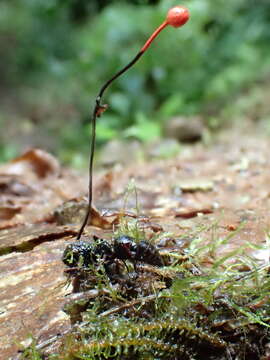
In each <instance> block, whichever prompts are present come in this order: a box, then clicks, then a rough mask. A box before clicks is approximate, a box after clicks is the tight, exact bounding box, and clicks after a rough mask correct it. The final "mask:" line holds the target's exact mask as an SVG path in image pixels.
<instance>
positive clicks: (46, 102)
mask: <svg viewBox="0 0 270 360" xmlns="http://www.w3.org/2000/svg"><path fill="white" fill-rule="evenodd" d="M177 3H178V2H177V1H174V0H160V1H157V0H156V1H147V0H145V1H143V0H141V1H140V0H133V1H124V0H122V1H121V0H118V1H117V0H114V1H99V0H96V1H94V0H91V1H90V0H46V1H44V0H2V1H1V2H0V70H1V74H3V76H2V82H1V85H0V92H1V94H4V95H3V96H2V100H1V101H0V105H1V110H0V125H1V127H5V128H7V129H8V130H7V131H9V132H8V134H11V135H10V136H9V138H8V139H7V138H4V137H3V136H2V138H1V146H0V158H1V157H2V158H4V157H5V154H4V153H5V152H6V153H13V150H10V149H13V147H14V148H16V146H17V148H20V147H23V146H26V145H27V141H28V142H29V143H31V144H34V145H39V144H41V146H43V147H47V148H48V149H49V150H50V151H54V152H56V153H57V154H60V156H61V158H62V159H63V160H66V161H71V160H72V159H74V158H76V159H77V160H76V161H77V162H78V158H79V155H78V154H83V155H82V156H83V157H84V156H85V153H86V152H87V150H88V142H89V114H90V112H91V111H92V110H91V108H92V106H93V104H94V99H95V96H96V94H97V92H98V90H99V88H100V87H101V85H102V84H103V83H104V82H105V81H106V80H107V79H108V78H110V77H111V76H112V75H113V74H114V73H115V72H116V71H118V70H119V69H120V68H121V67H123V66H124V65H126V64H127V63H128V62H129V61H130V60H131V59H132V58H133V57H134V56H135V54H136V53H137V52H138V50H139V49H140V48H141V46H142V45H143V44H144V42H145V40H146V39H147V38H148V37H149V35H150V34H151V33H152V32H153V30H154V29H155V28H156V27H157V26H158V25H159V24H160V23H161V22H162V21H163V20H164V17H165V15H166V13H167V10H168V8H170V7H171V6H173V5H176V4H177ZM182 4H183V5H186V6H187V7H188V8H189V9H190V12H191V19H190V21H189V23H188V24H187V25H185V26H184V27H183V28H181V29H173V28H167V29H166V30H165V31H164V32H162V33H161V34H160V35H159V38H158V39H157V40H156V41H155V42H154V43H153V45H152V46H151V48H150V49H149V51H148V52H147V53H146V54H145V55H144V56H143V57H142V59H141V60H140V61H139V63H138V64H136V66H135V67H134V68H132V69H131V70H130V71H129V72H128V73H126V74H125V75H124V76H123V77H121V78H120V79H119V80H118V81H116V82H115V83H114V85H113V86H112V88H110V89H109V91H108V92H107V93H106V96H105V98H106V102H107V103H108V104H109V110H108V111H107V112H106V113H105V114H104V116H103V117H102V118H100V119H99V122H98V138H97V139H98V142H99V143H103V142H105V141H108V140H109V139H111V138H115V137H117V136H119V137H120V136H121V137H127V138H128V137H137V138H139V139H140V140H142V141H148V140H151V139H153V138H155V137H157V136H159V135H160V134H161V133H162V124H163V122H164V121H166V120H167V119H168V118H170V117H171V116H174V115H179V114H181V115H193V114H198V113H204V114H205V117H206V120H207V119H209V123H210V125H211V121H212V123H213V116H216V114H217V113H218V112H219V110H220V109H221V108H224V107H228V106H233V102H234V97H235V96H236V94H238V92H239V91H242V90H243V89H247V88H249V87H250V86H252V85H253V83H254V82H256V81H257V80H258V79H260V78H263V77H264V76H265V75H266V74H267V72H268V69H269V65H270V56H269V55H270V47H269V43H270V31H269V28H270V2H269V1H268V0H265V1H264V0H260V2H255V1H254V0H216V1H214V2H213V1H212V0H183V1H182ZM10 128H11V130H9V129H10ZM18 133H19V134H21V140H20V139H18V138H17V139H16V143H14V146H13V144H12V134H18ZM36 134H39V136H38V137H37V138H36V139H39V143H35V141H33V137H35V136H36ZM36 141H38V140H36ZM6 146H7V147H8V149H9V150H8V151H7V150H5V148H6ZM2 149H4V150H2ZM79 162H80V161H79Z"/></svg>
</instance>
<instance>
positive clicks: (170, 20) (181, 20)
mask: <svg viewBox="0 0 270 360" xmlns="http://www.w3.org/2000/svg"><path fill="white" fill-rule="evenodd" d="M188 20H189V11H188V9H187V8H185V7H184V6H175V7H173V8H171V9H170V10H169V11H168V13H167V17H166V19H165V21H164V22H163V23H162V24H161V25H160V26H159V27H158V28H157V29H156V30H155V31H154V32H153V34H152V35H151V36H150V37H149V39H148V40H147V41H146V42H145V44H144V45H143V47H142V48H141V50H140V51H139V52H138V54H137V55H136V56H135V57H134V58H133V60H131V61H130V62H129V63H128V64H127V65H126V66H125V67H124V68H123V69H121V70H120V71H118V72H117V73H116V74H115V75H114V76H113V77H112V78H111V79H109V80H108V81H107V82H106V83H105V84H104V85H103V86H102V87H101V89H100V91H99V93H98V96H97V98H96V104H95V107H94V111H93V115H92V137H91V149H90V161H89V184H88V206H87V211H86V214H85V217H84V220H83V223H82V225H81V228H80V230H79V232H78V235H77V240H79V239H80V238H81V235H82V233H83V230H84V228H85V226H86V224H87V223H88V220H89V216H90V214H91V208H92V198H93V161H94V152H95V141H96V120H97V118H98V117H100V116H101V115H102V113H103V112H104V111H105V110H106V109H107V107H108V106H107V105H106V104H102V103H101V100H102V96H103V95H104V92H105V90H106V89H107V88H108V87H109V86H110V84H111V83H112V82H113V81H114V80H116V79H117V78H118V77H119V76H121V75H122V74H123V73H125V72H126V71H127V70H128V69H129V68H131V66H133V65H134V64H135V63H136V62H137V61H138V60H139V59H140V57H141V56H142V55H143V54H144V52H145V51H146V50H147V49H148V47H149V46H150V45H151V43H152V41H153V40H154V39H155V38H156V37H157V35H158V34H159V33H160V32H161V31H162V30H163V29H164V28H165V27H166V26H168V25H171V26H173V27H175V28H177V27H181V26H183V25H184V24H185V23H186V22H187V21H188Z"/></svg>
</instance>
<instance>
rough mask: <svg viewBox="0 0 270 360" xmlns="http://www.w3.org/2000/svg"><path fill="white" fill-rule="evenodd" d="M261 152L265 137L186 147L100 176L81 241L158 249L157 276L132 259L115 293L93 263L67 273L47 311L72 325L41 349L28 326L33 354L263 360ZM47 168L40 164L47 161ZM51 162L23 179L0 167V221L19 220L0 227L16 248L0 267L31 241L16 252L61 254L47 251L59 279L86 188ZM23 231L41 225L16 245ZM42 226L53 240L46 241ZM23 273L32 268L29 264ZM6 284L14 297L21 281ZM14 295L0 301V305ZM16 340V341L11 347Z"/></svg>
mask: <svg viewBox="0 0 270 360" xmlns="http://www.w3.org/2000/svg"><path fill="white" fill-rule="evenodd" d="M238 136H239V135H238ZM258 136H259V135H258ZM268 147H269V142H268V140H267V139H265V138H263V137H260V138H259V139H258V137H257V138H256V139H255V138H254V137H250V136H247V137H245V138H244V137H243V135H242V137H241V139H240V140H239V139H238V142H236V141H235V139H234V138H233V139H231V140H228V138H226V136H225V137H224V138H223V139H222V141H219V142H218V143H217V144H214V145H212V146H211V147H209V148H206V147H205V146H203V145H196V146H194V147H193V148H192V149H190V148H189V147H188V146H187V148H186V149H187V150H183V152H182V153H181V154H180V155H179V157H177V158H173V159H169V160H166V161H165V160H158V161H153V162H151V163H149V162H146V163H140V164H139V165H138V164H135V165H131V166H129V167H127V168H126V169H123V168H121V167H120V168H119V167H117V166H116V167H115V168H113V169H111V170H110V171H109V172H108V171H103V172H102V171H100V172H99V174H98V175H97V176H96V179H95V186H96V190H95V191H94V204H95V206H96V208H97V209H99V210H94V214H95V215H94V216H93V219H96V220H95V221H93V222H92V224H90V225H91V226H88V227H87V228H86V231H85V234H84V239H85V241H88V242H92V241H93V240H92V239H93V235H95V236H97V237H98V238H102V239H107V241H109V242H110V241H112V238H113V237H115V236H116V234H125V235H130V236H132V237H134V239H135V240H136V239H137V240H142V239H145V240H146V241H149V242H151V243H152V244H154V245H155V246H156V247H157V249H158V251H159V253H160V254H161V256H162V257H163V258H164V266H163V267H161V268H158V267H155V266H152V265H148V264H147V263H144V262H143V261H141V262H140V263H139V264H138V266H137V268H136V269H134V268H133V265H132V263H130V262H129V261H128V262H127V264H126V266H127V267H125V266H124V265H123V264H122V263H121V261H120V263H119V264H118V265H117V266H119V269H120V270H119V271H120V275H121V276H120V275H119V277H120V278H121V279H122V280H121V281H120V280H119V281H116V282H115V283H111V281H110V280H109V279H108V277H107V276H106V274H104V271H103V270H102V269H103V268H102V262H101V266H99V267H98V269H95V268H91V267H90V268H89V269H87V270H85V269H79V270H78V269H77V270H76V271H77V272H76V271H75V270H74V274H72V273H71V277H70V278H69V279H70V281H71V282H70V286H69V288H67V289H68V290H67V289H66V290H65V292H64V294H63V293H61V292H60V293H59V297H60V298H61V301H60V302H59V303H57V306H56V307H57V313H58V314H59V312H60V313H61V314H64V313H62V312H61V309H62V306H63V304H64V303H66V305H65V307H64V310H65V311H66V314H68V315H69V317H70V318H71V319H72V324H73V325H72V326H71V325H70V324H69V320H68V316H67V315H62V317H63V319H65V320H64V321H63V322H62V323H61V322H60V323H58V326H59V327H60V328H61V326H64V327H65V331H68V332H67V334H66V335H65V336H63V337H60V339H59V338H57V340H55V341H52V343H50V342H49V345H46V344H47V342H46V341H48V339H50V338H51V339H54V337H55V336H56V332H55V331H56V329H55V328H54V329H52V330H51V331H50V332H47V333H46V335H47V336H44V334H42V331H41V329H42V326H40V324H39V325H37V324H36V323H34V322H33V323H31V321H29V324H30V325H29V327H28V329H27V330H28V333H29V331H30V332H31V334H32V335H33V337H34V338H35V339H37V342H36V348H35V349H38V350H40V351H42V353H43V356H45V358H50V356H53V355H52V354H53V353H54V354H56V353H58V355H57V356H58V358H59V359H76V358H80V357H81V356H84V358H87V359H88V358H89V359H92V358H97V359H99V358H112V357H113V356H115V357H116V358H119V359H120V358H121V359H125V358H127V359H130V358H145V356H146V358H153V359H154V358H164V359H165V358H168V359H173V358H178V357H181V358H183V359H185V358H187V359H190V358H194V359H202V358H205V356H206V354H207V356H208V358H211V359H234V358H236V357H237V356H238V358H243V359H244V358H245V359H259V360H266V359H267V356H268V355H267V354H268V352H269V346H268V342H269V341H268V338H269V316H270V312H269V305H268V303H269V286H270V283H269V276H268V270H269V268H268V266H269V255H270V254H269V226H268V223H269V221H268V211H269V188H268V184H269V180H270V179H269V177H270V175H269V172H267V171H266V169H267V168H268V166H269V159H268V151H267V150H268ZM33 151H34V152H35V151H36V150H33ZM33 158H35V159H36V156H34V157H32V156H30V157H29V156H26V157H22V159H23V160H17V162H20V161H23V162H25V161H26V162H28V161H30V163H31V162H32V161H33ZM45 158H46V159H47V161H48V159H51V156H50V155H48V156H45ZM35 161H36V160H35ZM55 164H56V163H55V162H54V161H53V165H52V166H51V167H50V166H48V165H46V166H45V169H49V170H46V171H45V170H42V171H40V170H36V169H37V168H39V167H37V166H36V165H32V164H31V166H29V165H28V164H27V170H25V168H24V170H23V171H22V170H20V172H18V170H16V166H17V165H18V164H16V161H15V165H16V166H15V170H16V171H15V170H14V168H12V167H13V166H14V163H11V164H7V165H5V166H3V167H2V168H1V169H0V170H1V171H0V173H1V183H3V184H4V185H1V187H0V188H1V189H2V191H1V198H2V199H3V200H4V203H3V207H1V211H4V214H5V210H2V209H4V206H5V205H6V204H9V205H10V206H11V205H12V206H15V207H17V208H19V210H18V211H17V213H16V212H15V211H14V214H12V211H11V210H10V212H9V213H8V212H7V213H6V214H5V215H4V216H3V220H2V221H1V224H3V225H1V226H2V228H6V230H3V231H5V237H6V238H8V236H10V238H11V239H12V236H11V231H13V232H16V231H18V238H19V239H20V238H21V239H22V240H21V244H24V245H23V246H22V247H21V248H20V245H19V244H20V240H18V241H17V242H16V246H15V245H14V244H13V245H12V246H8V245H5V246H4V247H5V248H6V249H7V251H6V255H4V256H3V258H2V259H3V260H2V261H3V268H4V269H5V267H6V268H8V265H7V264H8V262H9V261H11V260H12V258H13V256H17V257H18V256H20V253H21V254H22V248H25V244H26V243H27V242H29V243H31V242H32V244H34V245H33V246H29V248H28V249H27V246H26V251H28V252H29V254H31V253H32V252H38V250H39V249H40V246H41V247H42V246H44V247H45V248H46V247H47V246H48V247H51V246H55V248H58V244H59V248H58V249H60V248H61V251H62V252H61V251H57V254H58V255H57V256H56V257H55V261H56V263H57V264H58V265H59V266H60V267H61V269H63V270H64V265H63V264H62V263H61V254H62V253H63V250H64V248H65V247H66V246H67V245H68V244H69V243H72V242H74V237H75V236H74V234H75V233H76V231H78V227H79V222H80V219H81V217H82V216H83V214H80V209H84V208H85V205H86V202H85V200H84V199H83V198H82V195H83V192H84V189H85V179H81V177H79V176H78V177H77V180H76V181H75V178H76V175H75V174H70V173H69V172H68V171H67V170H63V169H61V167H60V166H57V165H55ZM17 168H18V167H17ZM29 172H30V176H29V177H28V175H27V174H28V173H29ZM59 173H61V174H62V175H61V176H59ZM41 175H42V176H41ZM60 180H61V182H59V181H60ZM65 181H66V185H64V186H63V184H65ZM74 183H75V184H76V185H77V186H74ZM14 184H15V185H14ZM130 184H133V185H132V186H130ZM183 184H184V186H183ZM61 186H63V187H62V188H61ZM37 187H39V190H38V191H37ZM61 189H62V190H61ZM63 189H64V191H65V193H64V196H63V192H62V191H63ZM103 189H104V191H103ZM127 189H128V190H127ZM134 189H136V191H135V192H134ZM127 193H128V196H126V194H127ZM30 194H31V195H30ZM33 194H34V195H33ZM30 198H31V199H30ZM42 198H43V205H44V203H46V205H45V206H42V203H41V199H42ZM45 199H46V200H47V201H46V200H45ZM78 204H80V206H81V207H80V206H79V210H78ZM1 206H2V205H1ZM12 206H11V207H12ZM61 207H64V209H65V210H63V211H62V208H61ZM67 208H68V211H67V213H65V211H66V209H67ZM30 209H36V210H35V216H33V215H32V214H31V216H30V215H29V214H30V212H31V211H30ZM39 210H40V211H39ZM73 211H74V214H73ZM81 212H82V213H83V210H81ZM67 214H68V215H67ZM19 215H20V217H19ZM29 223H36V224H37V225H36V226H41V227H40V231H41V232H43V233H44V234H45V236H44V238H40V236H41V235H38V234H36V235H33V236H32V238H31V236H30V235H29V236H30V238H28V239H27V241H25V240H23V236H22V237H20V236H19V233H20V232H21V231H22V229H25V227H26V226H27V227H28V230H29V234H31V232H32V231H33V229H34V228H31V226H29ZM39 223H42V224H40V225H39ZM15 226H16V227H15ZM42 226H44V228H42ZM47 226H48V229H49V227H51V230H50V231H52V233H51V234H53V235H50V236H48V237H46V231H48V234H49V230H48V229H47V230H46V229H45V228H46V227H47ZM53 227H55V229H54V230H53ZM8 228H12V229H10V230H9V229H8ZM56 229H57V230H56ZM59 229H60V230H59ZM61 229H62V230H61ZM64 229H65V230H64ZM61 231H63V232H62V233H61ZM57 232H58V233H59V234H60V235H59V236H57ZM67 232H68V233H67ZM9 234H10V235H9ZM60 244H61V246H60ZM12 254H13V255H12ZM40 256H41V258H42V256H43V255H42V252H41V254H40ZM46 259H47V260H48V258H46ZM21 261H22V263H21V264H19V263H17V264H16V266H17V269H20V267H23V266H24V265H23V264H24V260H23V257H21ZM10 266H11V265H10ZM33 266H37V268H38V267H39V266H40V265H39V264H38V263H37V262H36V263H35V261H33ZM63 270H62V271H61V272H60V273H59V272H58V273H57V274H55V282H56V283H57V281H59V283H63V281H65V280H63V279H65V278H63V272H64V271H63ZM26 273H27V271H26ZM72 276H73V277H72ZM74 276H75V278H77V280H76V281H79V282H80V281H81V283H82V284H85V283H86V284H87V286H86V288H85V287H84V286H83V285H82V288H80V285H79V287H77V291H79V292H76V293H72V281H74ZM72 279H73V280H72ZM39 280H40V279H36V280H33V279H32V280H31V281H33V284H35V282H37V281H39ZM55 282H54V286H55ZM14 286H15V287H16V286H21V287H22V288H23V286H24V284H23V281H22V282H20V280H19V279H18V284H16V285H14ZM18 289H19V288H18ZM53 289H54V287H50V286H49V288H48V290H49V291H48V299H50V298H51V295H50V291H52V293H53V294H55V290H53ZM7 290H8V288H7ZM14 290H16V288H13V289H12V292H10V293H9V291H7V292H6V293H5V296H6V298H5V301H6V302H7V303H8V299H11V296H14V293H13V291H14ZM56 293H57V291H56ZM68 294H69V295H68ZM52 298H53V297H52ZM78 299H79V300H78ZM39 301H40V300H38V298H37V296H35V295H33V297H32V298H31V302H32V303H31V304H30V303H29V304H27V305H26V306H27V307H28V306H29V307H32V306H33V304H35V306H38V304H39ZM18 304H19V302H18ZM18 306H19V305H18ZM47 312H48V314H50V316H52V317H53V316H55V314H56V310H55V307H54V308H50V306H48V307H47ZM101 315H102V316H101ZM14 316H15V315H14ZM15 319H16V316H15ZM29 319H30V317H29ZM63 324H64V325H63ZM70 326H71V328H70ZM29 329H30V330H29ZM68 329H71V330H68ZM57 331H58V332H59V328H58V329H57ZM60 332H61V331H60ZM26 336H27V335H26V332H24V334H23V332H22V333H21V335H20V336H18V337H17V338H16V334H14V335H13V338H16V339H17V340H18V339H19V340H22V339H23V338H25V337H26ZM45 337H46V340H44V338H45ZM10 339H11V337H9V341H10ZM6 340H7V338H6ZM86 340H87V341H86ZM44 344H45V345H44ZM5 347H6V348H7V350H6V351H7V352H6V353H7V354H11V353H13V354H14V351H15V349H18V346H17V347H16V346H15V347H14V345H11V346H9V347H7V346H6V343H5ZM32 348H33V349H34V347H32ZM27 349H28V350H27V351H30V350H29V348H27ZM33 351H34V350H33ZM33 351H32V353H33ZM30 353H31V351H30ZM30 353H28V355H27V356H28V358H31V357H30V355H29V354H30ZM24 354H26V352H25V353H24ZM55 356H56V355H55ZM147 356H148V357H147ZM52 358H53V357H52ZM56 358H57V357H56Z"/></svg>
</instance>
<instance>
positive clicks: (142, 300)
mask: <svg viewBox="0 0 270 360" xmlns="http://www.w3.org/2000/svg"><path fill="white" fill-rule="evenodd" d="M161 297H163V296H159V297H158V298H161ZM155 299H157V295H149V296H145V297H142V298H139V299H135V300H133V301H131V302H129V303H126V304H123V305H120V306H116V307H114V308H112V309H110V310H107V311H104V312H103V313H101V314H99V316H102V317H105V316H109V315H112V314H115V313H119V312H121V311H122V310H125V309H129V308H131V307H132V306H135V305H137V304H144V303H146V302H149V301H153V300H155Z"/></svg>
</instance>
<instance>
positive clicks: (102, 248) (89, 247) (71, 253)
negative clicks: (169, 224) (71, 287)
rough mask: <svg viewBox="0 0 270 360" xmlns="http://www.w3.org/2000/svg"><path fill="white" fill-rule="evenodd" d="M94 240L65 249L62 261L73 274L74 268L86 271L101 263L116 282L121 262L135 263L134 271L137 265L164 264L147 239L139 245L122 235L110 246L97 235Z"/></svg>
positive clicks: (77, 243)
mask: <svg viewBox="0 0 270 360" xmlns="http://www.w3.org/2000/svg"><path fill="white" fill-rule="evenodd" d="M93 239H94V241H93V242H91V243H90V242H86V241H76V242H75V243H72V244H69V245H68V246H67V247H66V249H65V251H64V253H63V257H62V261H63V262H64V264H65V265H67V266H68V267H69V268H71V269H70V270H71V271H72V269H74V270H76V269H83V270H87V268H90V267H92V266H95V267H96V266H97V265H99V264H102V265H103V266H104V269H105V272H106V274H107V276H108V277H109V278H110V279H113V278H114V277H115V275H119V266H117V261H118V260H121V261H123V262H124V263H125V261H126V260H129V261H130V262H132V263H133V264H134V269H135V271H136V264H137V262H144V263H146V264H149V265H154V266H162V265H163V262H162V258H161V256H160V254H159V252H158V250H157V248H156V247H155V246H154V245H153V244H150V243H149V242H147V241H145V240H142V241H140V242H136V241H135V240H134V239H133V238H132V237H130V236H127V235H122V236H119V237H116V238H115V239H114V241H113V244H109V243H108V242H107V241H105V240H103V239H100V238H98V237H96V236H94V237H93ZM125 265H126V264H125ZM126 268H127V266H126Z"/></svg>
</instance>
